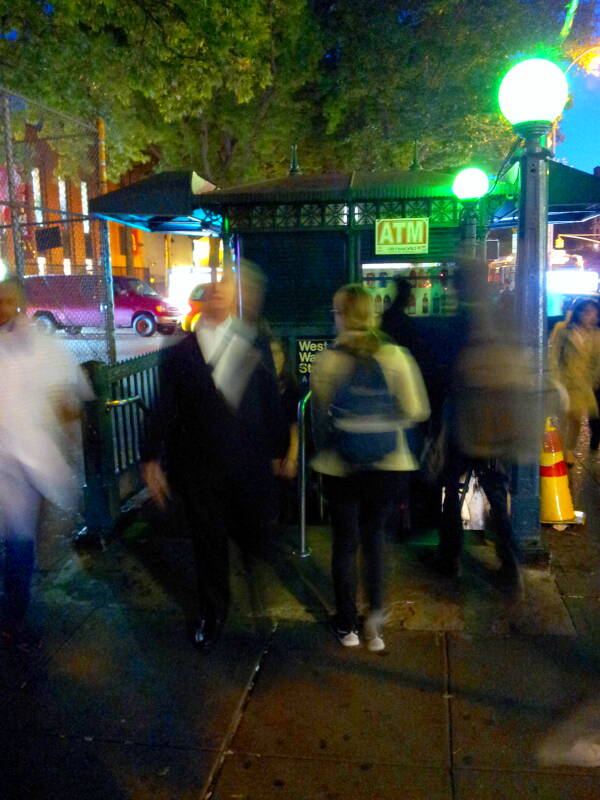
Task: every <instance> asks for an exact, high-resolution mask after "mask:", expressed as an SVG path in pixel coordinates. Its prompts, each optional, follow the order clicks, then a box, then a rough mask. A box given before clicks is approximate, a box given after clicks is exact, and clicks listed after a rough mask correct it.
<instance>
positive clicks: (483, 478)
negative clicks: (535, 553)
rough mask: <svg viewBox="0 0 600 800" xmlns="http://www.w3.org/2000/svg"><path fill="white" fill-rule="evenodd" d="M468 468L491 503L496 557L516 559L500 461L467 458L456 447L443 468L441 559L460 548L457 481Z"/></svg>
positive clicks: (451, 556)
mask: <svg viewBox="0 0 600 800" xmlns="http://www.w3.org/2000/svg"><path fill="white" fill-rule="evenodd" d="M469 470H474V471H475V473H476V475H477V477H478V478H479V482H480V484H481V488H482V489H483V491H484V492H485V495H486V497H487V499H488V502H489V504H490V515H491V523H492V527H493V530H494V533H495V535H496V552H497V554H498V557H499V558H500V560H501V561H502V563H503V564H504V565H506V566H512V565H514V563H515V555H514V548H513V535H512V524H511V521H510V516H509V513H508V485H509V480H508V476H507V474H506V473H505V472H504V470H503V469H502V467H501V465H500V464H498V462H495V461H494V460H491V461H483V460H479V459H470V458H467V457H466V456H463V455H461V454H460V453H457V452H456V451H454V452H452V453H451V454H450V456H449V458H448V463H447V466H446V470H445V472H444V488H445V496H444V505H443V509H442V524H441V528H440V546H439V551H440V555H441V557H442V558H444V559H448V560H455V559H458V558H459V557H460V554H461V552H462V546H463V525H462V519H461V512H460V484H461V478H462V477H463V475H464V474H465V473H467V472H468V471H469Z"/></svg>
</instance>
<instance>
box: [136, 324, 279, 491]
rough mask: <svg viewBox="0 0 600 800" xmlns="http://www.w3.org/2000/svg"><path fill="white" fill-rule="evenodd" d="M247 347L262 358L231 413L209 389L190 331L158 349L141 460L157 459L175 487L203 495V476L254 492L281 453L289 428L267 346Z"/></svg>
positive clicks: (206, 372) (213, 389)
mask: <svg viewBox="0 0 600 800" xmlns="http://www.w3.org/2000/svg"><path fill="white" fill-rule="evenodd" d="M254 347H256V348H257V349H258V350H259V352H260V356H261V358H260V361H259V362H258V364H257V366H256V367H255V369H254V371H253V372H252V374H251V376H250V379H249V381H248V384H247V386H246V389H245V392H244V394H243V396H242V399H241V402H240V404H239V407H238V409H237V410H236V411H235V412H233V411H232V410H230V408H229V407H228V405H227V403H226V402H225V400H224V398H223V397H222V395H221V394H220V392H219V391H218V390H217V389H216V387H215V385H214V383H213V380H212V377H211V368H210V366H208V365H207V364H206V362H205V360H204V357H203V355H202V351H201V350H200V347H199V345H198V342H197V339H196V336H195V334H193V333H192V334H190V335H189V336H187V337H186V338H185V339H184V340H183V341H181V342H179V343H178V344H176V345H173V346H172V347H169V348H166V349H165V350H164V351H163V356H162V364H161V368H160V393H159V398H158V403H157V406H156V409H155V411H154V413H153V414H152V415H151V418H150V421H149V425H148V431H147V436H146V439H145V443H144V447H143V453H142V460H143V461H151V460H155V459H160V460H161V461H162V463H163V465H164V467H165V469H166V472H167V476H168V478H169V480H170V482H172V484H173V485H174V486H175V487H176V488H177V487H179V488H184V487H188V488H189V489H190V490H191V489H193V488H194V487H197V490H198V491H199V492H202V491H203V490H202V486H203V484H204V482H205V481H206V482H207V483H208V485H209V486H210V485H211V484H212V485H215V483H214V482H215V481H219V480H226V481H229V482H231V485H232V487H234V488H235V489H239V490H240V491H242V492H243V493H246V492H247V491H250V492H252V491H253V490H254V489H256V490H258V494H259V495H260V494H261V491H260V489H261V484H262V483H264V482H268V481H269V480H270V477H271V459H274V458H282V457H283V456H284V455H285V453H286V451H287V447H288V442H289V430H288V426H287V424H286V421H285V419H284V416H283V411H282V408H281V403H280V399H279V391H278V385H277V379H276V376H275V370H274V367H273V359H272V356H271V351H270V348H269V345H268V344H267V343H266V342H265V341H264V340H262V339H256V340H255V342H254ZM262 488H264V487H262Z"/></svg>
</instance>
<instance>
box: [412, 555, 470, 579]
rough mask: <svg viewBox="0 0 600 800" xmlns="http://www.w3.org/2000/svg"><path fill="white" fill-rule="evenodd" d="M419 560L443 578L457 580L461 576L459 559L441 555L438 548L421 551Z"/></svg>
mask: <svg viewBox="0 0 600 800" xmlns="http://www.w3.org/2000/svg"><path fill="white" fill-rule="evenodd" d="M419 560H420V561H421V563H422V564H424V565H425V566H426V567H428V568H429V569H431V570H433V571H434V572H437V574H438V575H441V576H442V577H443V578H450V579H452V580H459V579H460V578H461V577H462V568H461V564H460V559H458V558H450V557H448V556H443V555H442V554H441V553H440V552H439V551H438V550H433V551H432V550H425V551H423V552H422V553H421V554H420V555H419Z"/></svg>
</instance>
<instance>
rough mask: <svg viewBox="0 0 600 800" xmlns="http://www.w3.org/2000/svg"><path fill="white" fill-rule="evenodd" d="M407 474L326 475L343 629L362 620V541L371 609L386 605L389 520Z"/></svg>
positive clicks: (335, 584) (335, 581)
mask: <svg viewBox="0 0 600 800" xmlns="http://www.w3.org/2000/svg"><path fill="white" fill-rule="evenodd" d="M405 477H406V476H405V475H404V473H401V472H384V471H383V470H373V471H370V472H358V473H355V474H353V475H349V476H348V477H345V478H335V477H332V476H329V475H326V476H325V477H324V490H325V496H326V498H327V502H328V504H329V512H330V515H331V527H332V534H333V545H332V553H331V573H332V578H333V588H334V591H335V602H336V609H337V616H336V623H337V625H338V626H339V627H340V628H342V629H343V630H348V631H350V630H354V629H355V628H356V626H357V622H358V614H357V609H356V594H357V590H358V566H357V561H358V547H359V545H360V546H361V549H362V556H363V565H364V586H365V590H366V594H367V599H368V602H369V606H370V609H371V611H380V610H382V609H383V603H384V600H383V593H384V535H385V524H386V521H387V518H388V516H389V514H390V513H391V511H392V508H393V504H394V502H395V501H396V499H397V497H398V496H399V493H400V487H401V485H402V482H403V481H404V480H405Z"/></svg>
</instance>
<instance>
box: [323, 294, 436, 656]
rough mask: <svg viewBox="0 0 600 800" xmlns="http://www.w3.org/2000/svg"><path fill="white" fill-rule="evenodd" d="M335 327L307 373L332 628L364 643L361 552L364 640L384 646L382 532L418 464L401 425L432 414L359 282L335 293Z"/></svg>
mask: <svg viewBox="0 0 600 800" xmlns="http://www.w3.org/2000/svg"><path fill="white" fill-rule="evenodd" d="M333 313H334V316H335V324H336V328H337V332H338V336H337V339H336V340H335V343H334V345H333V347H332V348H331V349H330V350H325V351H323V352H322V353H320V354H319V356H318V357H317V359H316V360H315V362H314V364H313V368H312V372H311V389H312V392H313V404H312V411H313V420H312V422H313V435H314V439H315V445H316V448H317V455H316V456H315V459H314V461H313V464H312V466H313V468H314V469H315V470H316V471H317V472H320V473H322V474H323V475H324V490H325V495H326V498H327V501H328V504H329V511H330V515H331V524H332V532H333V547H332V557H331V569H332V576H333V585H334V590H335V599H336V615H335V617H334V618H333V620H332V629H333V632H334V634H335V635H336V637H337V638H338V640H339V641H340V643H341V644H342V645H344V646H345V647H353V646H356V645H358V644H359V643H360V639H359V619H358V611H357V607H356V595H357V589H358V574H357V556H358V549H359V545H360V547H361V549H362V556H363V565H364V583H365V589H366V593H367V598H368V602H369V614H368V616H367V618H366V620H365V623H364V628H363V630H364V636H365V638H366V642H367V647H368V648H369V649H370V650H372V651H378V650H383V649H384V647H385V644H384V640H383V623H384V618H385V609H384V529H385V524H386V520H387V518H388V515H389V514H390V511H391V508H392V505H393V502H394V501H395V499H396V498H397V496H398V494H399V486H400V484H401V483H402V482H403V480H405V476H406V473H408V472H410V471H412V470H415V469H417V462H416V460H415V458H414V456H413V454H412V453H411V451H410V449H409V448H408V446H407V443H406V437H405V428H407V427H409V426H410V425H413V424H415V423H416V422H420V421H421V420H424V419H426V418H427V417H428V415H429V402H428V399H427V393H426V391H425V386H424V384H423V380H422V377H421V373H420V371H419V368H418V366H417V364H416V362H415V360H414V359H413V357H412V356H411V355H410V353H409V352H408V351H407V350H406V349H404V348H402V347H398V346H397V345H394V344H392V343H391V342H390V341H389V340H388V339H387V338H386V337H385V336H384V335H382V334H381V333H380V332H379V331H377V330H375V329H374V319H375V317H374V308H373V300H372V297H371V295H370V294H369V292H368V290H367V289H365V288H363V287H362V286H361V285H359V284H349V285H347V286H344V287H342V288H341V289H340V290H339V291H337V292H336V294H335V296H334V298H333Z"/></svg>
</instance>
